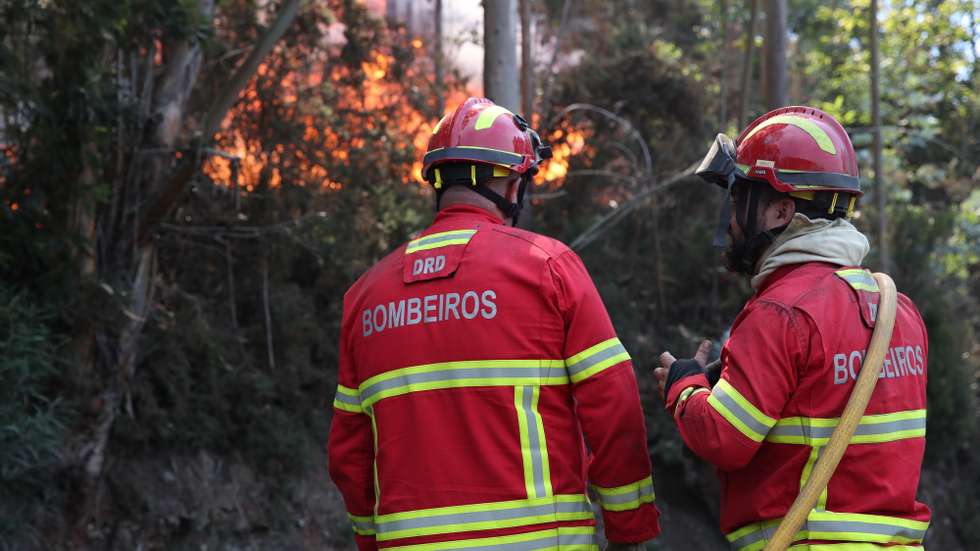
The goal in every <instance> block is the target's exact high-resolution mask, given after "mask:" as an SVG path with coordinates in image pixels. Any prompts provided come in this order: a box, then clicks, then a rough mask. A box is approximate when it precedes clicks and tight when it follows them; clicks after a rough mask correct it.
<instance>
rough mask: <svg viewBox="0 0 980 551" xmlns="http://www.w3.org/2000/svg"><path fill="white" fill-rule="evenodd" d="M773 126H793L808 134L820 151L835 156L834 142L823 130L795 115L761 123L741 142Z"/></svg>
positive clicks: (778, 116)
mask: <svg viewBox="0 0 980 551" xmlns="http://www.w3.org/2000/svg"><path fill="white" fill-rule="evenodd" d="M774 124H790V125H793V126H795V127H797V128H799V129H801V130H803V131H804V132H806V133H807V134H809V135H810V137H811V138H813V139H814V141H816V142H817V146H819V147H820V149H822V150H824V151H826V152H827V153H830V154H831V155H836V154H837V148H836V147H834V142H832V141H831V140H830V136H829V135H828V134H827V132H826V131H824V129H823V128H820V127H819V126H817V124H816V123H814V122H813V121H812V120H810V119H805V118H803V117H798V116H795V115H777V116H775V117H773V118H771V119H768V120H766V121H763V122H762V123H761V124H760V125H759V126H756V127H755V128H753V129H752V131H751V132H749V133H748V135H746V136H745V137H744V138H742V141H745V140H747V139H749V138H750V137H751V136H752V135H753V134H755V133H756V132H758V131H760V130H762V129H763V128H765V127H767V126H772V125H774Z"/></svg>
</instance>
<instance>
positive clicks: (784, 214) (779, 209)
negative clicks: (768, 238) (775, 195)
mask: <svg viewBox="0 0 980 551" xmlns="http://www.w3.org/2000/svg"><path fill="white" fill-rule="evenodd" d="M773 207H775V209H776V211H775V213H774V215H775V217H776V220H775V222H776V224H775V226H774V227H779V226H785V225H786V224H789V222H790V220H792V219H793V215H794V214H796V202H795V201H793V200H792V199H791V198H789V197H780V198H779V199H778V200H777V201H775V203H774V204H773Z"/></svg>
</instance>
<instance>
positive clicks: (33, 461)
mask: <svg viewBox="0 0 980 551" xmlns="http://www.w3.org/2000/svg"><path fill="white" fill-rule="evenodd" d="M50 322H51V313H50V312H49V311H46V310H45V309H44V308H42V307H40V306H38V305H37V304H35V303H34V302H33V301H32V300H31V298H30V297H29V296H28V295H27V294H26V293H24V292H15V290H14V289H13V288H11V287H10V286H9V285H7V284H2V285H0V350H3V353H2V355H0V486H2V487H3V489H4V490H3V493H2V494H0V542H4V541H5V542H13V541H18V540H19V539H20V538H24V537H27V538H37V537H38V534H37V533H36V532H32V531H29V530H28V531H25V530H24V525H25V523H28V522H29V521H31V520H33V519H34V517H36V515H37V514H38V511H37V507H38V506H40V505H42V504H44V502H46V501H49V500H50V499H52V494H53V493H56V490H55V489H54V488H53V487H52V486H51V483H50V477H51V475H52V473H53V472H54V467H55V466H56V465H57V463H58V461H59V459H60V456H61V451H62V448H63V446H64V444H65V436H66V432H67V431H66V427H67V424H68V423H69V422H70V417H69V410H68V409H67V408H66V407H65V406H64V404H62V403H61V402H60V401H59V400H56V399H52V398H51V394H50V392H49V389H50V387H51V384H52V382H53V381H54V379H55V377H57V375H58V372H59V369H58V362H57V359H56V352H55V350H56V347H57V344H58V343H57V341H56V340H55V338H54V337H53V336H52V334H51V332H50V330H49V328H48V324H49V323H50ZM15 538H16V539H15Z"/></svg>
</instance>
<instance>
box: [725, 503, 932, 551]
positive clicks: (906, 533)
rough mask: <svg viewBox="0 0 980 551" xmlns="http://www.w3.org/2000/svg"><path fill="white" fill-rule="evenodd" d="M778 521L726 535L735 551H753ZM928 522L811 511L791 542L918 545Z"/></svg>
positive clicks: (748, 527)
mask: <svg viewBox="0 0 980 551" xmlns="http://www.w3.org/2000/svg"><path fill="white" fill-rule="evenodd" d="M780 520H781V519H774V520H768V521H765V522H759V523H753V524H750V525H748V526H744V527H742V528H740V529H738V530H736V531H734V532H731V533H729V534H726V536H725V537H726V539H728V541H729V542H730V543H731V548H732V549H733V550H734V551H755V550H757V549H761V548H762V547H764V546H765V543H766V540H768V539H770V538H771V537H772V535H773V533H774V532H775V530H776V526H777V525H778V524H779V522H780ZM928 527H929V523H928V522H922V521H917V520H910V519H905V518H901V517H890V516H884V515H870V514H861V513H835V512H830V511H817V510H813V511H810V514H809V515H807V519H806V521H805V522H804V524H803V528H802V529H801V530H800V531H799V532H797V533H796V535H794V537H793V541H802V540H808V539H811V540H830V541H846V542H874V543H900V544H905V543H912V544H916V543H921V542H922V539H923V538H924V537H925V532H926V529H927V528H928Z"/></svg>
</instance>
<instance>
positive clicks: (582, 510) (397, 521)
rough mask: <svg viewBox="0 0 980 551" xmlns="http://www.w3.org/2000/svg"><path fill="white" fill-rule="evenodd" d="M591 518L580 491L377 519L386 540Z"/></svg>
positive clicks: (584, 498) (391, 515) (429, 510)
mask: <svg viewBox="0 0 980 551" xmlns="http://www.w3.org/2000/svg"><path fill="white" fill-rule="evenodd" d="M591 518H593V515H592V508H591V506H590V505H589V501H588V498H587V497H586V496H585V495H582V494H578V495H561V496H550V497H547V498H533V499H526V500H516V501H504V502H494V503H478V504H473V505H461V506H454V507H439V508H435V509H423V510H418V511H406V512H403V513H393V514H388V515H378V516H376V517H375V519H374V522H375V527H376V530H377V533H378V540H379V541H387V540H393V539H401V538H408V537H415V536H426V535H435V534H455V533H459V532H471V531H476V530H487V529H498V528H511V527H519V526H533V525H535V524H543V523H549V522H564V521H574V520H588V519H591Z"/></svg>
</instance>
